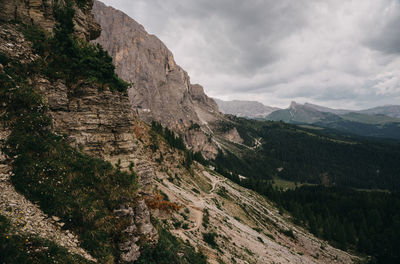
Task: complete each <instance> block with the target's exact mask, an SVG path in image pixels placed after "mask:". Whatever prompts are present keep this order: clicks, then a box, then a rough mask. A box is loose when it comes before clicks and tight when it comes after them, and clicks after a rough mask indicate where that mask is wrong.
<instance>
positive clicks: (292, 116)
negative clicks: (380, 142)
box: [266, 102, 400, 139]
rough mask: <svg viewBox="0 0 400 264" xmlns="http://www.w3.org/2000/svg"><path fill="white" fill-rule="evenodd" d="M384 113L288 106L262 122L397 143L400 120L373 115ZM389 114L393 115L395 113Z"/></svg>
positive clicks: (309, 105)
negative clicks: (267, 121)
mask: <svg viewBox="0 0 400 264" xmlns="http://www.w3.org/2000/svg"><path fill="white" fill-rule="evenodd" d="M384 109H386V108H385V107H383V108H380V109H378V110H375V112H374V110H364V111H356V112H352V111H350V110H341V109H339V110H336V109H331V108H327V107H323V106H318V105H313V104H308V103H306V104H304V105H302V104H297V103H296V102H292V103H291V105H290V106H289V108H287V109H282V110H277V111H274V112H272V113H271V114H270V115H269V116H268V117H267V118H266V119H268V120H272V121H283V122H286V123H292V124H310V125H315V126H317V127H322V128H328V129H334V130H337V131H341V132H345V133H350V134H355V135H360V136H366V137H376V138H390V139H400V136H399V133H400V126H399V124H400V119H398V118H395V117H391V116H387V115H383V114H377V113H382V112H384V111H385V110H384ZM391 109H392V110H393V109H395V107H392V108H391ZM390 112H391V113H392V114H393V115H395V111H390Z"/></svg>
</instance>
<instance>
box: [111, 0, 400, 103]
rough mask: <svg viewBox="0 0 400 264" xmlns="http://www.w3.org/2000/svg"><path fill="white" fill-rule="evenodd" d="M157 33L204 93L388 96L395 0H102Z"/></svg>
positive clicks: (397, 36)
mask: <svg viewBox="0 0 400 264" xmlns="http://www.w3.org/2000/svg"><path fill="white" fill-rule="evenodd" d="M104 2H105V3H106V4H108V5H112V6H114V7H116V8H118V9H121V10H122V11H124V12H125V13H127V14H128V15H130V16H131V17H132V18H134V19H135V20H137V21H138V22H140V23H142V24H143V25H144V26H145V28H146V29H147V30H148V31H149V32H150V33H154V34H156V35H157V36H158V37H159V38H160V39H161V40H163V41H164V42H165V43H166V45H167V46H168V47H169V49H171V50H172V52H173V53H174V55H175V58H176V60H177V62H178V64H180V65H181V66H182V67H183V68H184V69H185V70H186V71H188V73H189V74H190V75H191V79H192V81H193V82H198V83H201V84H202V85H203V86H204V87H205V90H206V92H207V93H208V94H209V95H211V96H216V97H220V98H223V99H250V100H258V101H262V102H263V103H265V104H270V105H277V106H281V107H284V106H287V105H288V104H289V103H290V101H291V100H299V101H300V102H305V101H308V102H313V103H318V104H322V105H326V106H331V107H340V108H344V107H350V108H366V107H372V106H376V105H381V104H396V103H398V102H397V100H398V99H399V97H400V81H399V80H400V70H399V69H400V67H399V66H400V26H399V25H400V2H399V1H398V0H380V1H376V0H352V1H336V0H325V1H320V0H281V1H276V0H247V1H242V0H186V1H185V0H170V1H163V0H135V1H131V0H104Z"/></svg>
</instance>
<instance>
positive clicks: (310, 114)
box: [267, 102, 338, 124]
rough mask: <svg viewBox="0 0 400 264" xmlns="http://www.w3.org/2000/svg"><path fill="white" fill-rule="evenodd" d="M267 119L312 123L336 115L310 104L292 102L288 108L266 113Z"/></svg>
mask: <svg viewBox="0 0 400 264" xmlns="http://www.w3.org/2000/svg"><path fill="white" fill-rule="evenodd" d="M267 119H268V120H273V121H283V122H287V123H305V124H313V123H316V122H319V121H321V120H328V121H331V120H332V121H334V120H337V119H338V117H337V116H336V115H335V114H332V113H330V112H322V111H319V110H317V109H315V108H314V107H311V106H310V105H301V104H298V103H296V102H292V103H291V104H290V106H289V108H287V109H282V110H277V111H274V112H272V113H271V114H270V115H268V117H267Z"/></svg>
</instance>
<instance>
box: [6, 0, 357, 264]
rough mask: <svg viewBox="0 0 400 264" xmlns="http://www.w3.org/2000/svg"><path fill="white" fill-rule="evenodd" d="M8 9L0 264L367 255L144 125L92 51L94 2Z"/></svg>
mask: <svg viewBox="0 0 400 264" xmlns="http://www.w3.org/2000/svg"><path fill="white" fill-rule="evenodd" d="M0 4H1V6H2V7H3V6H4V7H5V9H3V10H6V11H7V12H6V13H4V12H2V13H1V19H2V22H1V23H0V105H1V108H0V114H1V118H2V122H1V123H0V147H1V148H0V189H1V194H0V234H1V237H0V262H1V263H3V262H4V263H54V262H57V263H95V262H97V263H133V262H135V263H140V264H144V263H178V264H187V263H191V264H192V263H194V264H197V263H199V264H204V263H206V262H209V263H268V262H271V263H272V262H279V263H332V262H337V263H353V262H358V261H360V260H361V258H359V257H356V256H353V255H351V254H348V253H346V252H344V251H341V250H339V249H336V248H333V247H332V246H330V245H328V244H327V242H325V241H323V240H320V239H318V238H316V237H314V236H313V235H311V234H310V233H309V232H308V231H306V230H305V229H303V228H300V227H298V226H296V225H294V224H293V223H292V219H291V217H290V216H289V215H287V214H285V213H284V212H279V210H278V209H276V208H275V205H273V204H272V203H271V202H269V201H268V200H267V199H266V198H265V197H263V196H261V195H259V194H256V193H254V192H253V191H250V190H248V189H245V188H243V187H240V186H238V185H237V184H235V183H233V182H231V181H230V180H229V179H226V178H224V177H223V176H221V175H220V174H219V173H217V172H216V171H214V169H213V168H212V167H208V166H204V165H202V164H200V163H198V162H197V161H193V159H194V158H195V157H194V156H193V153H192V152H190V151H188V150H187V149H185V147H183V146H182V145H180V146H179V148H177V147H176V146H173V144H171V142H175V141H179V140H180V138H176V137H173V136H171V132H168V131H169V130H166V129H163V128H162V127H161V128H160V129H157V126H156V125H154V126H149V125H148V124H146V123H144V122H143V121H141V120H140V119H139V118H138V116H139V117H141V115H140V111H137V112H136V111H131V110H132V108H131V104H132V101H130V99H132V97H131V98H129V96H128V91H127V89H128V86H129V85H128V83H126V82H124V81H123V80H121V79H119V78H118V76H117V75H116V74H115V72H114V66H113V65H112V63H111V62H112V58H111V57H110V56H109V55H108V54H107V53H106V52H105V51H104V50H103V49H102V48H101V47H100V46H95V45H92V44H90V43H88V41H89V40H91V39H92V38H94V37H96V36H97V35H98V33H99V31H98V29H99V27H98V25H97V24H96V23H95V21H94V20H93V17H92V15H91V14H90V10H91V7H92V4H93V1H90V0H85V1H84V0H76V1H73V0H65V1H54V2H53V1H52V2H49V3H48V2H42V1H35V0H33V1H22V0H21V1H20V0H13V1H8V0H7V1H5V0H0ZM3 10H1V11H3ZM10 10H14V11H15V12H8V11H10ZM53 15H54V16H53ZM81 21H86V23H81ZM93 29H96V30H95V31H93ZM96 32H97V33H96ZM142 52H145V51H142V50H141V51H140V53H142ZM137 55H138V56H142V55H140V54H137ZM143 56H145V55H143ZM170 66H171V65H170ZM145 70H146V68H143V69H142V71H144V73H143V74H144V75H141V77H138V78H142V77H143V76H145V75H146V73H145V72H146V71H145ZM177 71H178V72H179V73H180V74H183V72H182V71H180V70H179V69H178V70H177ZM152 75H153V73H152V71H149V72H148V74H147V76H152ZM177 75H179V74H177V73H173V74H172V75H171V76H169V77H168V78H172V79H173V80H175V78H177ZM183 75H184V74H183ZM183 75H181V76H183ZM149 78H150V77H149ZM168 78H167V79H168ZM131 81H132V80H131ZM134 87H135V86H134ZM189 88H190V89H189V92H188V93H187V95H188V96H189V95H190V100H188V101H186V102H188V104H189V103H190V102H192V103H193V105H192V106H193V108H194V109H195V110H196V112H195V113H196V114H197V115H198V118H199V120H200V119H201V120H204V118H206V117H207V115H211V116H214V114H215V113H214V112H213V111H216V108H215V106H212V101H210V99H209V98H208V97H206V96H205V95H204V92H203V90H202V88H201V86H197V85H191V86H190V87H189ZM133 89H134V88H133ZM129 93H132V89H131V90H130V92H129ZM189 106H190V104H189ZM190 107H191V106H190ZM208 107H209V108H210V109H208ZM190 111H192V110H190ZM143 119H145V118H143ZM173 121H174V120H172V119H171V122H173ZM186 121H187V120H186ZM186 121H182V124H183V125H187V124H186V123H185V122H186ZM174 122H177V123H178V126H177V128H180V127H179V122H180V120H179V119H178V121H174ZM207 122H208V121H207ZM189 123H190V122H189ZM192 125H193V124H191V125H190V127H192ZM193 126H194V125H193ZM191 130H198V128H196V127H195V126H194V127H192V129H191ZM227 131H228V133H221V135H222V136H223V137H224V135H226V136H225V137H226V138H228V139H226V140H227V141H229V142H231V144H237V145H241V144H242V143H241V138H240V137H239V136H238V131H237V130H236V129H233V128H231V129H227ZM203 134H204V133H203ZM204 136H205V137H206V139H207V140H208V137H207V135H205V134H204ZM172 137H173V139H174V140H173V141H171V138H172ZM232 142H237V143H232ZM199 160H201V159H199ZM203 163H205V162H204V160H203Z"/></svg>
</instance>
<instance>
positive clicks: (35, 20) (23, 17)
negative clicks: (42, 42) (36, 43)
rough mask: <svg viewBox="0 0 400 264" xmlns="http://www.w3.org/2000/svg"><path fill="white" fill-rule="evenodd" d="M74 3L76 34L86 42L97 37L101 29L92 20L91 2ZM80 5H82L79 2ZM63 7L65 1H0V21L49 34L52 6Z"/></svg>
mask: <svg viewBox="0 0 400 264" xmlns="http://www.w3.org/2000/svg"><path fill="white" fill-rule="evenodd" d="M76 2H77V1H74V3H75V21H74V22H75V29H76V32H77V34H78V35H79V36H80V37H82V38H85V39H87V40H91V39H95V38H97V37H98V36H99V34H100V31H101V28H100V26H99V25H98V24H97V23H96V22H95V20H94V19H93V15H92V14H91V12H90V10H91V7H92V5H93V0H86V1H85V2H84V4H79V5H78V4H77V3H76ZM80 3H83V2H82V1H80ZM56 4H57V5H60V6H63V5H65V0H59V1H54V0H52V1H49V0H28V1H26V0H13V1H10V0H0V6H1V9H0V21H5V22H14V21H16V22H21V23H23V24H26V25H36V26H39V27H40V28H42V29H45V30H47V31H49V32H52V31H53V28H54V25H55V20H54V17H53V7H54V5H56Z"/></svg>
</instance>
